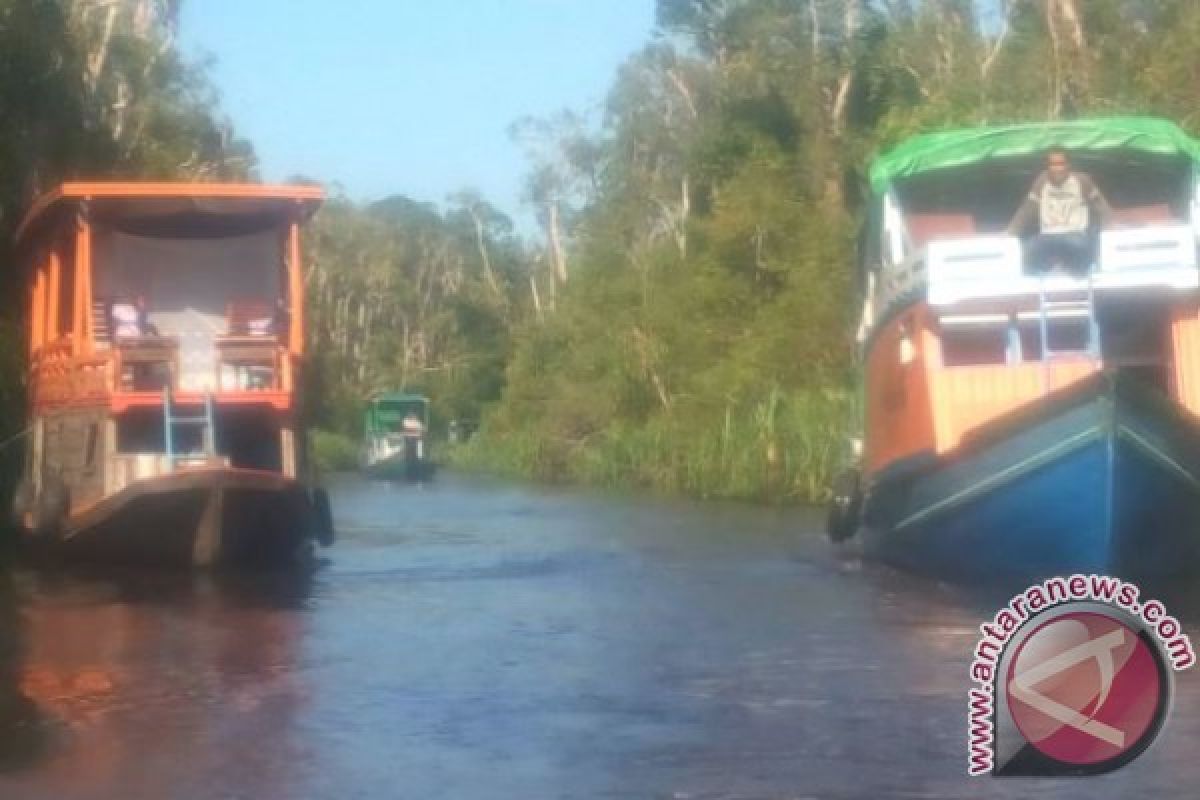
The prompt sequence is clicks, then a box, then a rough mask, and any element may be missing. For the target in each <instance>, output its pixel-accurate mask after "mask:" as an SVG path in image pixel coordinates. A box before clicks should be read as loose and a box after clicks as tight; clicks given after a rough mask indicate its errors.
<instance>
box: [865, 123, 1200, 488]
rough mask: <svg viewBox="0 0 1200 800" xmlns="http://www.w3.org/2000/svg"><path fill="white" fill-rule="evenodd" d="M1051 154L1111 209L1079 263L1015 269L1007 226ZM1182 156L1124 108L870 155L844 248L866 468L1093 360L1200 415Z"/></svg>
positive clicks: (1198, 195) (955, 437)
mask: <svg viewBox="0 0 1200 800" xmlns="http://www.w3.org/2000/svg"><path fill="white" fill-rule="evenodd" d="M1053 150H1063V151H1065V152H1066V153H1068V154H1069V157H1070V162H1071V168H1072V170H1073V171H1074V172H1082V173H1086V174H1087V175H1088V176H1090V177H1091V178H1092V180H1093V181H1094V183H1095V185H1096V187H1097V188H1098V189H1099V191H1100V192H1101V194H1102V195H1103V196H1104V197H1105V198H1106V199H1107V202H1108V205H1109V206H1111V209H1112V214H1111V217H1110V218H1109V219H1107V220H1104V221H1103V223H1102V221H1101V219H1100V215H1098V214H1092V215H1091V218H1090V219H1091V225H1090V227H1089V230H1088V231H1087V238H1088V241H1089V242H1090V246H1091V255H1090V257H1089V259H1088V261H1089V263H1088V265H1087V267H1088V268H1087V269H1086V270H1085V271H1083V272H1076V273H1071V272H1067V271H1065V270H1060V269H1056V268H1055V267H1056V265H1053V264H1051V265H1045V264H1034V263H1031V258H1030V257H1029V238H1028V235H1026V236H1025V237H1024V239H1023V238H1022V237H1021V236H1019V235H1014V234H1012V233H1010V232H1009V231H1008V228H1009V225H1010V222H1011V221H1012V220H1013V217H1014V214H1015V213H1016V211H1017V209H1018V208H1019V207H1020V206H1021V204H1022V202H1023V201H1024V200H1025V198H1026V197H1027V196H1029V194H1030V189H1031V186H1032V185H1033V183H1034V180H1035V179H1036V178H1037V176H1038V175H1039V174H1040V173H1041V172H1042V170H1043V169H1044V168H1045V159H1046V155H1047V153H1048V152H1050V151H1053ZM1198 161H1200V145H1198V143H1197V142H1196V141H1195V140H1193V139H1191V137H1189V136H1187V135H1186V134H1184V133H1183V132H1182V131H1181V130H1179V129H1178V128H1177V127H1176V126H1174V125H1173V124H1171V123H1169V122H1165V121H1162V120H1153V119H1136V118H1120V119H1105V120H1075V121H1068V122H1058V123H1044V124H1030V125H1013V126H1005V127H997V128H982V129H973V130H967V131H951V132H946V133H937V134H929V135H925V136H919V137H916V138H914V139H912V140H909V141H908V142H906V143H904V144H902V145H901V146H900V147H898V148H896V149H895V150H893V151H892V152H890V153H888V154H886V155H884V156H883V157H881V158H880V159H878V160H877V161H876V162H875V164H874V165H873V167H872V173H871V182H872V188H873V190H874V200H873V203H872V206H871V211H870V215H869V220H868V223H867V226H866V230H865V233H864V243H865V246H864V247H863V250H862V266H863V270H864V274H865V283H866V286H867V298H866V302H865V304H864V308H863V316H862V323H861V326H860V340H861V341H862V343H863V347H864V356H865V361H866V364H865V380H866V404H865V406H866V420H865V427H866V430H865V434H866V437H865V438H866V443H865V449H866V452H865V461H866V465H865V466H866V469H867V470H868V471H877V470H879V469H882V468H884V467H886V466H888V465H891V464H894V463H896V462H897V461H898V460H902V459H905V458H909V457H914V456H919V455H921V454H943V453H947V452H950V451H952V450H953V449H954V448H955V447H956V446H957V445H958V444H959V442H960V441H961V440H962V439H963V437H964V436H967V435H969V434H970V433H971V432H972V431H975V430H977V429H979V428H980V427H981V426H983V425H985V424H987V423H988V422H990V421H992V420H994V419H996V418H998V417H1000V416H1002V415H1005V414H1008V413H1010V412H1013V411H1015V410H1017V409H1020V408H1022V407H1024V406H1026V405H1028V404H1030V403H1032V402H1033V401H1035V400H1037V399H1039V398H1041V397H1044V396H1046V395H1048V394H1051V393H1053V392H1055V391H1057V390H1060V389H1063V388H1065V387H1067V386H1070V385H1072V384H1074V383H1076V382H1078V381H1080V380H1082V379H1084V378H1086V377H1088V376H1089V375H1092V374H1094V373H1096V372H1098V371H1101V370H1114V369H1115V370H1121V371H1123V372H1126V373H1129V374H1131V375H1135V376H1137V378H1138V379H1139V380H1142V381H1144V382H1145V383H1146V384H1148V385H1151V386H1153V387H1155V388H1156V389H1157V390H1158V391H1160V392H1162V393H1163V394H1165V395H1167V396H1168V397H1170V398H1171V399H1173V400H1174V401H1175V402H1176V403H1178V404H1179V405H1180V406H1182V407H1184V408H1185V409H1187V410H1189V411H1190V412H1192V413H1194V414H1200V314H1198V307H1200V306H1198V300H1200V293H1198V291H1197V290H1198V288H1200V272H1198V270H1197V236H1198V233H1200V211H1198V209H1200V171H1198V170H1197V163H1198ZM1033 232H1036V228H1035V229H1034V231H1033Z"/></svg>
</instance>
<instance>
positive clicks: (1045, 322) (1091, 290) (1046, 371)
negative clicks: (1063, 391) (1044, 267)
mask: <svg viewBox="0 0 1200 800" xmlns="http://www.w3.org/2000/svg"><path fill="white" fill-rule="evenodd" d="M1051 317H1067V318H1070V317H1075V318H1086V320H1087V345H1086V346H1085V347H1084V349H1083V350H1077V349H1074V348H1068V349H1064V350H1052V349H1051V348H1050V325H1049V319H1050V318H1051ZM1038 334H1039V336H1040V338H1041V345H1042V359H1041V360H1042V393H1043V394H1045V393H1047V392H1049V391H1050V361H1051V360H1052V359H1053V358H1054V357H1055V356H1061V355H1074V354H1078V353H1085V354H1086V355H1087V357H1088V358H1091V359H1093V360H1097V359H1099V358H1100V326H1099V325H1098V324H1097V323H1096V293H1095V287H1094V286H1093V284H1092V275H1091V273H1090V272H1089V273H1088V279H1087V294H1086V296H1085V297H1084V298H1083V299H1075V300H1048V299H1047V298H1046V278H1045V276H1044V275H1043V276H1042V280H1041V283H1040V284H1039V286H1038Z"/></svg>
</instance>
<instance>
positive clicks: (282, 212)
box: [16, 182, 325, 241]
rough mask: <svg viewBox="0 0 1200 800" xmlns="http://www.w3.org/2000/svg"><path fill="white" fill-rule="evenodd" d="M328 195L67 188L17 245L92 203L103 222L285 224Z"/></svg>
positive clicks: (37, 209) (254, 188)
mask: <svg viewBox="0 0 1200 800" xmlns="http://www.w3.org/2000/svg"><path fill="white" fill-rule="evenodd" d="M324 196H325V193H324V191H323V190H322V189H321V188H320V187H319V186H298V185H267V184H257V183H157V182H154V183H151V182H147V183H121V182H97V183H64V184H62V185H61V186H60V187H59V188H57V189H55V190H54V191H52V192H49V193H47V194H45V195H43V196H42V197H40V198H39V199H38V200H37V201H36V202H35V203H34V204H33V206H32V207H31V208H30V209H29V213H28V214H26V215H25V219H24V220H22V221H21V225H20V227H18V228H17V235H16V238H17V241H22V240H23V239H25V238H26V237H28V236H29V235H30V232H31V231H32V230H34V229H35V228H38V227H40V226H41V224H42V223H43V222H44V221H46V220H47V219H49V218H51V217H54V216H57V215H58V214H59V213H61V211H62V210H63V209H65V208H74V207H77V206H78V205H79V204H81V203H84V202H86V203H88V206H89V209H90V210H91V211H92V213H93V215H94V216H96V217H98V218H100V219H107V220H121V219H131V218H138V217H146V216H154V217H169V216H177V215H188V214H194V215H206V214H207V215H221V216H246V217H263V216H266V217H270V218H273V219H279V220H280V221H282V220H286V219H288V218H291V217H293V216H294V215H296V214H297V211H298V212H299V215H300V217H301V218H302V219H305V218H307V217H309V216H311V215H312V214H313V212H315V211H316V210H317V207H318V206H319V205H320V204H321V200H322V199H323V198H324Z"/></svg>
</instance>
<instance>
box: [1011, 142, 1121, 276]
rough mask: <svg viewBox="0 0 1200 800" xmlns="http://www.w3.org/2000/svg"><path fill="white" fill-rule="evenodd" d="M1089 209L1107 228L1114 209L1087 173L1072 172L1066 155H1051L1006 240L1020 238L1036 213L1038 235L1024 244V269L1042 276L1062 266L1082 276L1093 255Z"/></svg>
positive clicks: (1048, 154)
mask: <svg viewBox="0 0 1200 800" xmlns="http://www.w3.org/2000/svg"><path fill="white" fill-rule="evenodd" d="M1092 210H1094V211H1095V212H1096V214H1097V216H1098V217H1099V218H1100V224H1101V226H1104V225H1107V224H1108V222H1109V220H1110V219H1111V217H1112V209H1111V208H1110V207H1109V205H1108V201H1107V200H1105V199H1104V195H1103V194H1101V192H1100V190H1099V189H1098V188H1096V184H1095V183H1094V182H1093V181H1092V179H1091V178H1090V177H1089V176H1088V175H1087V174H1085V173H1082V172H1076V171H1074V170H1072V169H1071V160H1070V158H1069V157H1068V156H1067V153H1066V151H1064V150H1051V151H1050V152H1049V153H1047V154H1046V169H1045V171H1044V172H1042V174H1040V175H1038V177H1037V179H1036V180H1035V181H1034V182H1033V188H1032V189H1030V191H1029V196H1028V197H1026V198H1025V202H1024V203H1022V204H1021V207H1020V208H1019V209H1017V213H1016V215H1015V216H1014V217H1013V220H1012V222H1011V223H1009V226H1008V232H1009V234H1010V235H1013V236H1019V235H1020V234H1021V232H1022V231H1023V230H1024V229H1025V227H1026V226H1027V225H1028V224H1029V221H1030V220H1031V219H1032V218H1033V215H1034V213H1035V212H1036V213H1037V214H1038V222H1039V231H1038V233H1037V234H1036V235H1035V236H1033V237H1032V238H1031V239H1029V240H1028V241H1027V242H1026V243H1025V263H1026V265H1027V268H1029V269H1030V270H1031V271H1035V272H1040V273H1044V272H1048V271H1049V270H1051V269H1054V268H1055V267H1060V266H1061V267H1063V268H1065V269H1066V270H1067V271H1068V272H1070V273H1072V274H1074V275H1086V274H1087V273H1088V272H1089V270H1090V269H1091V263H1092V256H1093V250H1094V246H1093V245H1094V238H1093V235H1092V231H1091V216H1090V211H1092Z"/></svg>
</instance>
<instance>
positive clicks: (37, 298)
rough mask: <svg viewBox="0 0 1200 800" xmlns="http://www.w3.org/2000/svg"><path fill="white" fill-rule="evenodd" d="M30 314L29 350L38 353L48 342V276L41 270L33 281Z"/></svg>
mask: <svg viewBox="0 0 1200 800" xmlns="http://www.w3.org/2000/svg"><path fill="white" fill-rule="evenodd" d="M32 295H33V296H32V299H31V301H30V314H29V333H30V336H29V349H30V353H31V354H32V353H36V352H38V351H39V350H41V349H42V345H44V344H45V342H46V276H45V274H44V273H43V272H42V271H41V270H40V269H39V270H38V271H37V275H36V277H34V279H33V292H32Z"/></svg>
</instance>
